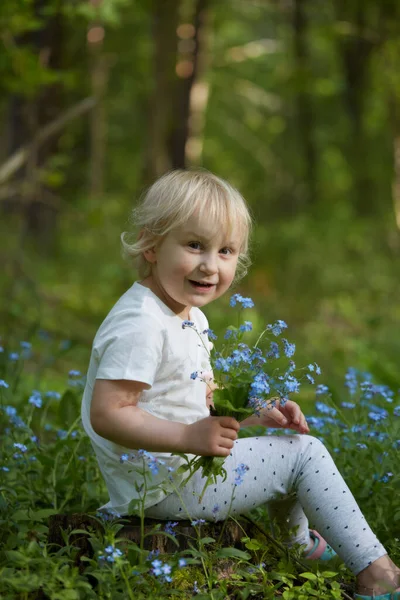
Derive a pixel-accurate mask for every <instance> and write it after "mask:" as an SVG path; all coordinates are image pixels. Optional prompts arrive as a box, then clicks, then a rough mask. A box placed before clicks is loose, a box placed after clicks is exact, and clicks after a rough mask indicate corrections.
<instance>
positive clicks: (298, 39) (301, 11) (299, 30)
mask: <svg viewBox="0 0 400 600" xmlns="http://www.w3.org/2000/svg"><path fill="white" fill-rule="evenodd" d="M306 6H307V0H295V1H294V7H293V31H294V61H295V67H296V79H297V94H296V104H297V107H296V108H297V124H298V125H297V127H298V131H299V142H300V147H301V154H302V155H303V156H304V158H303V161H302V162H303V165H304V179H305V181H306V190H307V191H306V194H305V198H304V200H305V203H306V204H308V205H311V204H313V203H314V202H315V201H316V197H317V191H316V170H317V166H316V162H317V159H316V151H315V143H314V129H315V126H314V117H313V108H312V95H311V94H310V93H309V92H308V91H307V89H308V84H309V80H310V73H309V72H308V70H307V64H309V62H310V61H309V57H308V47H307V14H306Z"/></svg>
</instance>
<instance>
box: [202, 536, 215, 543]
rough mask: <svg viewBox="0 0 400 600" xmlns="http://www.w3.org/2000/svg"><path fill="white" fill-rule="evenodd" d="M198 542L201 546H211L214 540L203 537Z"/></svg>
mask: <svg viewBox="0 0 400 600" xmlns="http://www.w3.org/2000/svg"><path fill="white" fill-rule="evenodd" d="M199 541H200V543H201V544H212V543H214V542H215V540H214V538H212V537H203V538H201V539H200V540H199Z"/></svg>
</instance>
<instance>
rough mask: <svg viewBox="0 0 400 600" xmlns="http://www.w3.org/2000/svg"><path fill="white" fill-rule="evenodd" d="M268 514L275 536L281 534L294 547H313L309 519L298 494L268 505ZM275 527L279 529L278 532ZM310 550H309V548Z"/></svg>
mask: <svg viewBox="0 0 400 600" xmlns="http://www.w3.org/2000/svg"><path fill="white" fill-rule="evenodd" d="M267 508H268V514H269V516H270V519H271V523H272V532H273V533H274V535H277V533H279V534H280V535H281V536H282V537H283V538H284V539H286V540H287V541H288V543H289V544H290V545H291V546H292V545H294V544H300V545H306V546H308V547H309V546H312V545H313V544H312V542H310V536H309V529H308V519H307V517H306V515H305V513H304V510H303V507H302V506H301V504H300V502H299V499H298V498H297V495H296V493H292V494H290V495H288V496H286V497H284V496H282V497H280V498H278V500H270V501H269V502H268V503H267ZM275 525H276V526H277V528H278V531H276V528H275ZM307 549H309V548H307Z"/></svg>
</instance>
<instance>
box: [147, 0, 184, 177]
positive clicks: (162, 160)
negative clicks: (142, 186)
mask: <svg viewBox="0 0 400 600" xmlns="http://www.w3.org/2000/svg"><path fill="white" fill-rule="evenodd" d="M179 7H180V2H179V1H177V0H154V13H153V15H154V16H153V47H154V88H153V94H152V98H151V99H150V114H149V115H148V119H149V136H148V146H147V160H146V167H145V180H146V181H149V180H150V181H151V180H154V179H155V178H156V177H159V176H160V175H162V174H163V173H165V172H166V171H168V170H169V169H171V168H172V158H171V154H170V148H169V145H168V143H169V141H170V139H171V131H172V127H173V123H174V122H175V121H176V120H177V119H180V115H179V113H178V111H177V107H175V106H174V99H175V87H176V83H177V75H176V73H175V67H176V53H177V34H176V29H177V27H178V23H179Z"/></svg>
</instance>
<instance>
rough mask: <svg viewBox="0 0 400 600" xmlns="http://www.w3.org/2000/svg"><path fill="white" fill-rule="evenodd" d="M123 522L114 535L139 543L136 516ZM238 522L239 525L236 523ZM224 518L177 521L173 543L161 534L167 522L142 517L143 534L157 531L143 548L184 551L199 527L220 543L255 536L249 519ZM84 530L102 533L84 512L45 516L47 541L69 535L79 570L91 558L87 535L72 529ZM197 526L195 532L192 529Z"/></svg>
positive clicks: (61, 541)
mask: <svg viewBox="0 0 400 600" xmlns="http://www.w3.org/2000/svg"><path fill="white" fill-rule="evenodd" d="M120 522H121V524H122V525H123V526H122V528H121V529H120V530H119V532H118V537H121V538H124V539H126V540H130V541H133V542H135V543H136V544H138V545H139V544H140V540H141V523H140V519H139V518H137V517H124V518H121V520H120ZM238 523H239V524H238ZM238 523H236V522H235V521H232V520H228V521H226V522H225V521H219V522H216V523H211V522H206V523H202V524H201V525H198V526H197V527H193V526H192V525H191V521H179V522H178V524H177V525H176V526H175V527H174V528H173V532H174V536H175V539H176V541H177V543H178V544H175V543H174V541H173V540H171V539H170V538H169V537H167V536H166V535H163V534H162V531H165V525H166V524H167V521H159V520H156V519H145V521H144V533H145V534H149V533H150V532H151V531H153V530H154V528H155V527H156V526H157V525H159V526H160V527H159V530H158V531H155V532H154V533H153V534H152V535H148V536H147V537H145V540H144V548H145V549H146V550H153V551H158V552H159V553H160V554H172V553H174V552H177V551H181V550H186V549H187V548H190V545H191V544H192V545H196V540H197V538H198V533H197V531H198V530H199V528H200V535H201V537H202V538H203V537H211V538H213V539H215V540H218V539H219V537H220V536H221V531H222V530H223V531H222V536H221V544H222V545H223V546H229V547H235V548H240V549H242V548H243V544H242V542H241V541H240V540H241V538H243V537H255V535H256V531H253V530H254V527H253V526H252V525H251V524H250V523H249V522H245V521H242V522H240V521H239V522H238ZM75 529H77V530H81V531H82V530H84V531H87V532H88V533H89V532H91V531H92V532H93V533H94V534H96V533H98V534H102V533H103V532H104V526H103V524H102V522H101V521H100V519H97V518H94V517H93V516H90V515H86V514H80V513H78V514H71V515H52V516H51V517H50V518H49V534H48V543H49V544H54V545H56V546H58V547H63V546H65V545H66V543H65V539H64V537H65V534H64V537H63V533H62V532H66V533H67V534H68V535H69V541H70V543H71V544H72V545H73V546H75V547H76V548H78V551H77V554H76V557H75V565H76V566H78V567H79V570H80V572H82V571H83V570H84V568H85V562H84V561H81V558H82V557H83V556H87V557H90V558H92V557H93V549H92V546H91V544H90V542H89V535H85V534H84V533H73V534H72V535H71V531H73V530H75ZM196 529H197V531H196Z"/></svg>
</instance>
